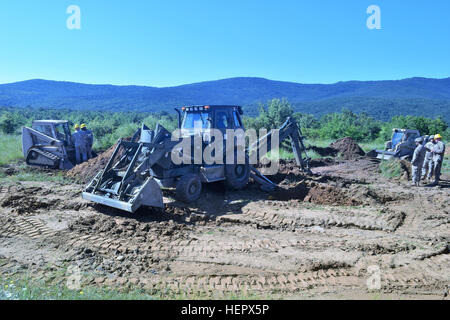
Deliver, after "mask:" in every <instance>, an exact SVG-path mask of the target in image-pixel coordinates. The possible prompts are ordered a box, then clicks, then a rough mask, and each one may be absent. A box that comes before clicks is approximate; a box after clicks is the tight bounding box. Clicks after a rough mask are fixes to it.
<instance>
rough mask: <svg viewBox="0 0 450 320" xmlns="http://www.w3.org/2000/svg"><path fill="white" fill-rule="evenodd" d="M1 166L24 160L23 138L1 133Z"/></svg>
mask: <svg viewBox="0 0 450 320" xmlns="http://www.w3.org/2000/svg"><path fill="white" fill-rule="evenodd" d="M0 150H1V152H0V165H5V164H9V163H11V162H15V161H17V160H19V159H22V158H23V155H22V139H21V136H16V135H5V134H3V133H0Z"/></svg>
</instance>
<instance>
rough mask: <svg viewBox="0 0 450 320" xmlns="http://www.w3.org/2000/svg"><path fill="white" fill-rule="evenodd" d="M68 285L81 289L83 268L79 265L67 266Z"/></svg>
mask: <svg viewBox="0 0 450 320" xmlns="http://www.w3.org/2000/svg"><path fill="white" fill-rule="evenodd" d="M66 275H67V280H66V287H67V288H69V289H70V290H79V289H80V288H81V270H80V268H79V267H78V266H75V265H70V266H69V267H68V268H67V272H66Z"/></svg>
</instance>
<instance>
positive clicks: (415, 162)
mask: <svg viewBox="0 0 450 320" xmlns="http://www.w3.org/2000/svg"><path fill="white" fill-rule="evenodd" d="M415 142H416V149H415V150H414V154H413V158H412V161H411V165H412V185H413V186H416V187H418V186H419V185H420V184H419V182H420V176H421V174H422V165H423V160H424V159H425V152H426V150H425V148H424V147H423V145H422V143H423V139H422V138H417V139H416V140H415Z"/></svg>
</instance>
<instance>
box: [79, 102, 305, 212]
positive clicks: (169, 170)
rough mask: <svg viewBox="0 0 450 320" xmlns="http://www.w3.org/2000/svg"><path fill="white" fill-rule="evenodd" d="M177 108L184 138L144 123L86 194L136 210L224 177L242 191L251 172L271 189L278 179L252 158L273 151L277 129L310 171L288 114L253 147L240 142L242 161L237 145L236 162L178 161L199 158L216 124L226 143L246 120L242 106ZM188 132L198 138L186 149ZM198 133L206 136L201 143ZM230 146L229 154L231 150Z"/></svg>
mask: <svg viewBox="0 0 450 320" xmlns="http://www.w3.org/2000/svg"><path fill="white" fill-rule="evenodd" d="M175 110H176V111H177V112H178V129H179V130H178V133H177V135H179V136H178V137H174V136H173V135H172V134H171V133H170V132H169V131H167V130H166V129H165V128H163V127H162V126H160V125H159V124H158V125H157V126H156V128H155V130H150V129H149V128H148V127H146V126H145V125H142V128H141V129H139V130H138V131H136V133H135V134H134V135H133V137H132V138H131V140H130V141H125V140H123V139H121V140H119V142H118V144H117V146H116V148H115V150H114V152H113V154H112V156H111V158H110V160H109V162H108V163H107V165H106V167H105V168H104V169H103V170H101V171H100V172H98V174H97V175H96V176H95V177H94V178H93V179H92V181H90V182H89V184H88V185H87V187H86V188H85V189H84V191H83V193H82V197H83V198H84V199H87V200H90V201H93V202H96V203H100V204H103V205H106V206H110V207H114V208H118V209H121V210H125V211H128V212H135V211H136V210H137V209H138V208H140V207H141V206H150V207H159V208H162V207H163V206H164V204H163V196H162V191H161V188H175V189H176V192H175V194H176V198H177V199H178V200H180V201H184V202H192V201H195V200H197V199H198V198H199V197H200V195H201V190H202V184H203V183H211V182H216V181H223V182H224V183H225V184H226V186H227V187H228V188H231V189H235V190H237V189H241V188H244V187H245V186H246V185H247V183H248V181H249V179H250V177H251V178H252V179H253V180H254V181H256V182H257V183H259V184H261V186H262V187H263V188H264V189H265V190H273V189H274V188H275V187H276V184H275V183H273V182H272V181H270V180H269V179H268V178H267V177H265V176H264V175H262V174H261V173H260V172H259V171H258V170H257V169H256V168H255V167H253V166H252V164H253V163H252V164H251V163H250V161H249V159H250V157H251V154H252V153H253V152H255V151H256V152H260V151H261V150H264V153H267V152H270V151H271V150H273V149H274V148H275V146H273V145H272V136H273V135H274V134H275V133H277V134H278V135H279V140H280V141H282V140H285V139H287V138H290V140H291V144H292V147H293V151H294V155H295V160H296V162H297V165H298V166H301V168H302V169H303V170H304V171H305V172H307V173H310V170H309V160H310V159H309V157H308V155H307V154H306V148H305V146H304V144H303V137H302V133H301V130H300V128H299V126H298V125H297V123H296V122H295V120H293V119H292V118H288V119H287V120H286V122H285V123H284V124H283V125H282V126H281V127H280V129H279V131H278V130H277V131H275V130H272V131H270V132H269V133H268V134H266V135H265V136H263V137H261V138H260V139H259V140H257V141H256V142H254V143H253V144H251V145H249V146H248V147H247V148H245V146H244V145H240V146H239V145H238V146H237V147H236V149H237V148H239V147H242V148H243V154H244V156H243V157H242V158H241V160H242V159H243V161H238V158H239V157H238V155H237V153H238V152H239V150H236V149H235V150H231V153H234V155H236V156H235V157H234V155H233V158H234V162H231V163H230V161H227V159H223V161H217V162H215V163H209V162H208V163H207V162H206V161H205V160H204V158H202V159H201V160H200V161H187V162H186V161H184V162H181V163H175V162H174V160H173V157H174V154H175V155H180V153H181V157H184V159H186V158H187V159H188V160H195V159H192V158H193V157H192V155H193V154H195V150H196V149H198V148H201V151H205V150H206V148H208V146H210V145H211V143H212V140H213V139H212V140H211V137H208V135H209V133H210V132H211V129H216V131H219V133H222V136H223V138H224V142H223V143H224V145H225V144H226V141H227V139H228V141H230V139H234V138H235V137H233V138H231V136H230V130H232V131H231V132H238V131H239V132H243V129H244V126H243V124H242V119H241V115H242V114H243V112H242V108H241V107H239V106H222V105H211V106H191V107H183V108H182V110H178V109H175ZM187 137H189V138H192V139H189V140H188V141H190V143H191V144H189V145H188V146H187V148H183V149H182V150H180V148H179V146H180V142H182V141H184V140H183V139H186V138H187ZM195 137H200V140H201V143H200V144H196V142H195V141H196V140H195ZM263 147H264V148H263ZM188 149H190V150H188ZM224 149H226V148H225V146H224ZM187 151H189V152H187ZM215 151H217V150H215ZM227 151H228V154H229V153H230V152H229V151H230V150H227ZM213 153H214V152H213ZM226 153H227V152H226ZM260 156H262V154H260ZM220 157H221V156H219V159H220ZM223 157H225V155H224V156H223Z"/></svg>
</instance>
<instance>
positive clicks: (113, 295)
mask: <svg viewBox="0 0 450 320" xmlns="http://www.w3.org/2000/svg"><path fill="white" fill-rule="evenodd" d="M62 277H63V276H61V275H58V278H59V279H61V278H62ZM214 298H217V299H226V300H250V299H251V300H258V299H274V297H273V296H271V295H270V294H269V295H267V296H259V295H254V294H252V293H248V292H240V293H239V292H238V293H230V294H227V295H224V296H217V297H216V296H215V297H214ZM164 299H168V300H186V299H190V300H191V299H192V300H209V299H211V294H210V293H204V292H194V293H189V294H187V293H183V292H172V291H171V290H164V289H163V290H158V291H155V290H152V292H151V293H150V291H148V290H144V289H137V288H130V287H123V288H111V287H106V286H103V287H95V286H83V287H82V288H80V289H77V290H73V289H69V288H68V287H67V286H66V285H65V284H64V283H59V284H52V283H49V282H48V281H45V280H43V279H41V280H35V279H32V278H31V277H30V276H29V275H27V276H23V275H22V276H17V275H16V276H11V277H7V276H3V277H2V278H1V279H0V300H164Z"/></svg>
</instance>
